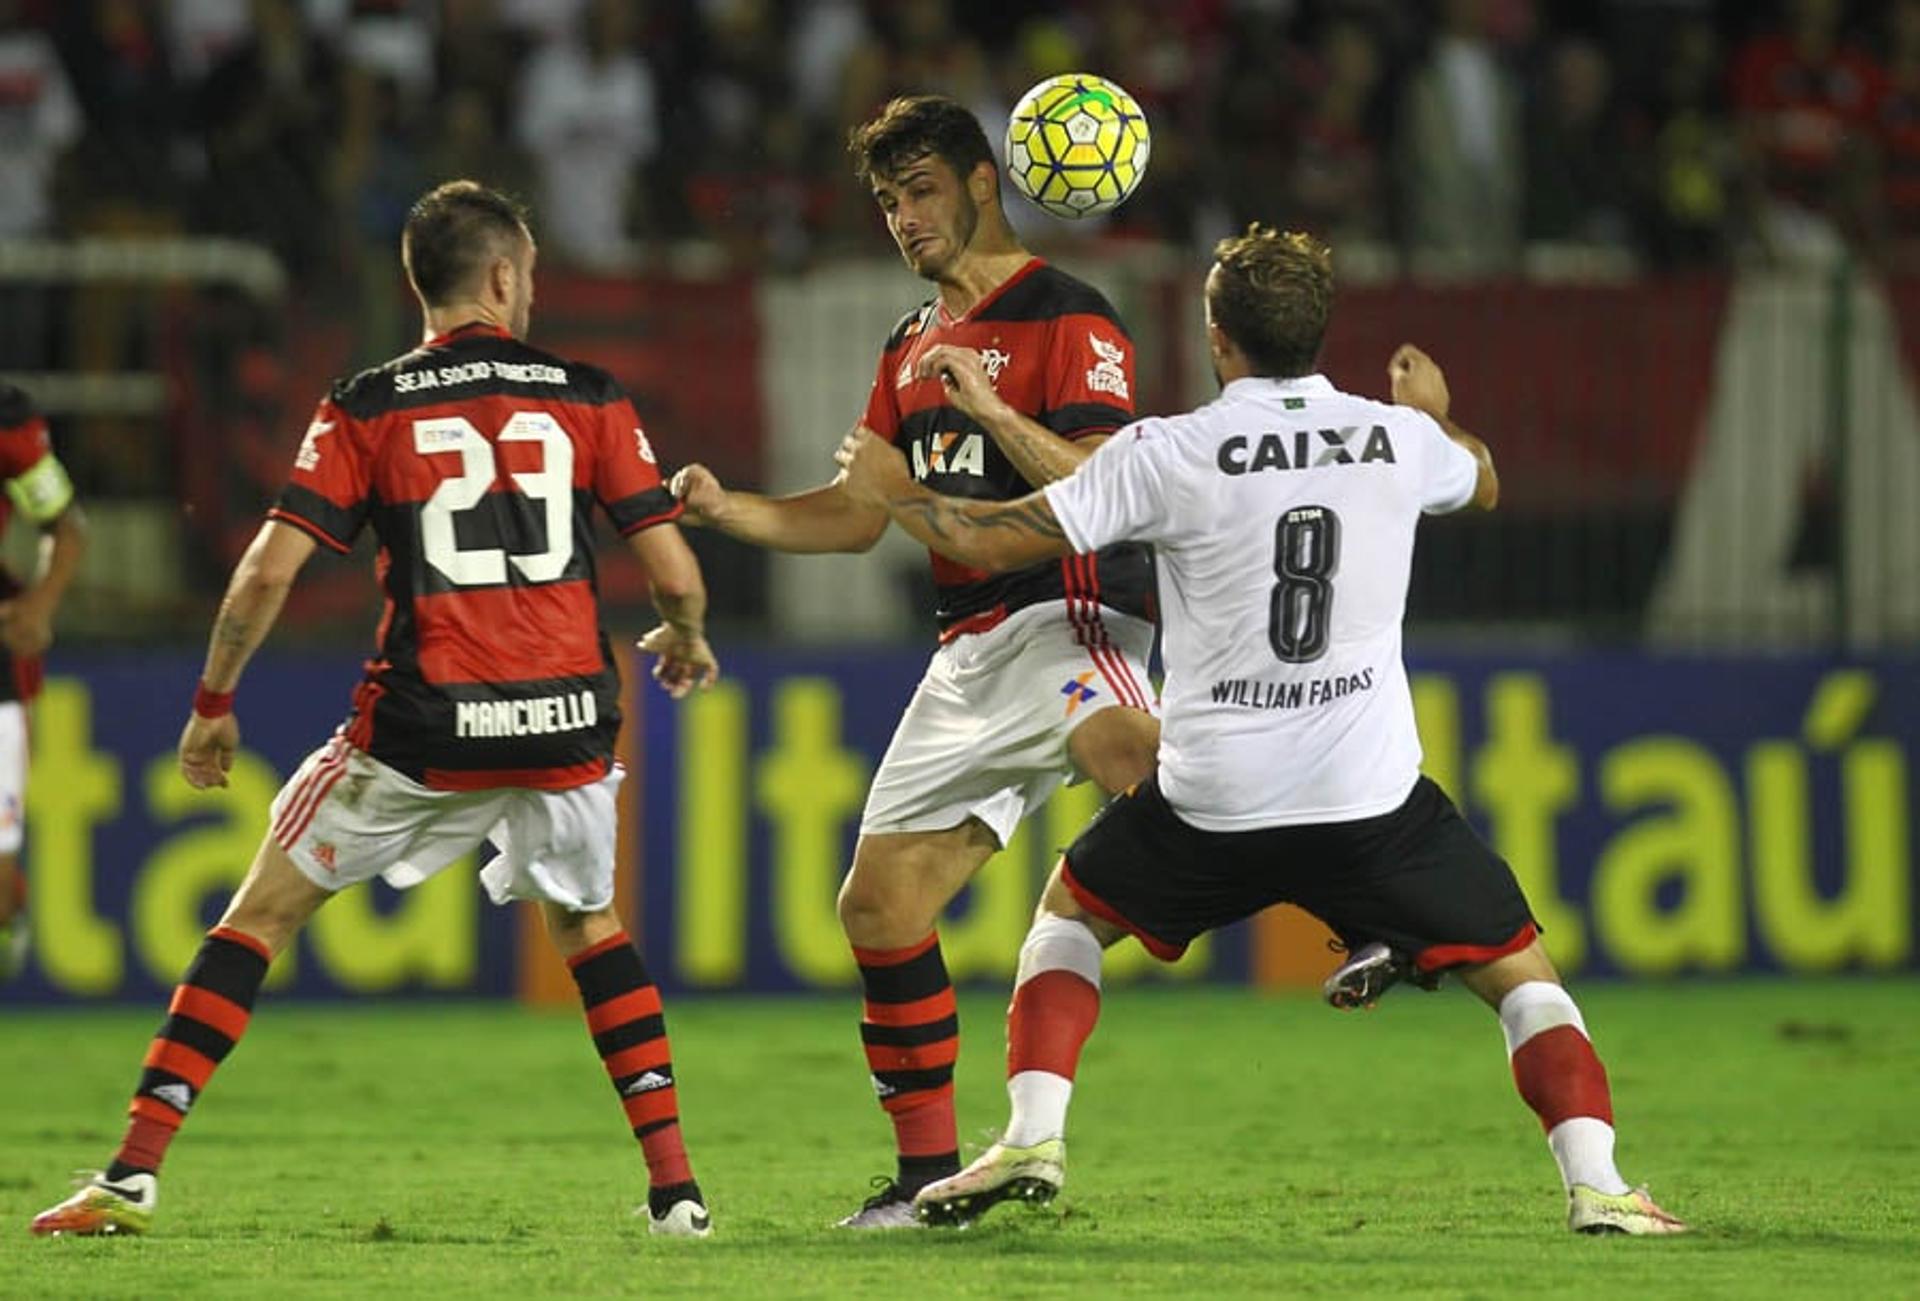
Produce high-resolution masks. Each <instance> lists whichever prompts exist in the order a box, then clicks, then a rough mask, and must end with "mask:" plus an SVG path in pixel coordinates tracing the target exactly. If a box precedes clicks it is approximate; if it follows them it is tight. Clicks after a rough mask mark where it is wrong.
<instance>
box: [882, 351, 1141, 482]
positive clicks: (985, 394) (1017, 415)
mask: <svg viewBox="0 0 1920 1301" xmlns="http://www.w3.org/2000/svg"><path fill="white" fill-rule="evenodd" d="M914 371H915V373H916V374H917V375H919V377H920V378H921V379H932V378H934V377H935V376H936V375H937V376H939V378H940V384H941V386H942V387H943V388H945V389H946V391H947V399H948V401H950V402H951V403H952V404H953V405H954V406H956V407H958V408H959V409H960V410H961V411H962V412H964V413H965V414H966V415H968V416H970V417H972V419H973V420H974V421H975V423H977V424H978V425H979V426H980V427H981V428H982V429H985V430H986V431H987V434H988V436H989V437H991V438H992V439H993V441H994V442H995V443H998V444H999V445H1000V450H1001V451H1002V452H1005V453H1006V455H1007V459H1008V460H1009V461H1011V462H1013V468H1014V469H1016V470H1018V471H1020V477H1021V478H1023V479H1025V480H1026V481H1027V482H1028V483H1030V484H1032V485H1033V486H1034V487H1036V488H1044V487H1046V486H1047V485H1048V484H1050V483H1052V482H1054V481H1055V480H1056V479H1064V478H1066V477H1067V476H1068V475H1070V474H1072V473H1073V472H1074V471H1075V470H1077V469H1079V468H1080V463H1081V462H1082V461H1085V460H1086V459H1087V458H1088V457H1089V456H1092V455H1093V454H1094V452H1095V450H1096V449H1098V448H1099V446H1100V444H1102V443H1104V442H1106V441H1107V436H1106V435H1105V434H1095V435H1092V436H1089V437H1086V438H1081V439H1067V438H1062V437H1061V436H1060V435H1058V434H1056V433H1054V432H1053V431H1052V430H1051V429H1048V428H1047V427H1046V426H1045V425H1042V424H1041V423H1040V422H1039V421H1037V420H1035V419H1034V418H1033V417H1031V416H1029V415H1027V414H1025V413H1024V412H1021V411H1018V410H1015V409H1014V407H1013V406H1012V405H1011V404H1009V403H1008V402H1007V401H1006V400H1005V399H1004V398H1002V397H1001V396H1000V394H999V391H998V390H996V389H995V388H994V387H993V380H992V379H991V378H989V377H988V375H987V367H986V363H985V362H984V361H982V360H981V358H980V354H979V353H978V352H975V351H974V350H973V349H972V348H961V347H956V346H955V345H953V344H950V343H941V344H936V345H934V346H933V347H931V348H929V349H927V350H926V352H925V353H923V354H922V355H921V357H920V360H919V361H918V362H917V363H916V364H915V366H914Z"/></svg>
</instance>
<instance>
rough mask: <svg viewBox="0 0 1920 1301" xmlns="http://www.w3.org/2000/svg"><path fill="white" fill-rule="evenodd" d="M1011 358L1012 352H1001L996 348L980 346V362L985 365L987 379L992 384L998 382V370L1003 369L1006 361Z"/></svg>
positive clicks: (1005, 366)
mask: <svg viewBox="0 0 1920 1301" xmlns="http://www.w3.org/2000/svg"><path fill="white" fill-rule="evenodd" d="M1012 360H1013V354H1012V353H1010V352H1002V351H1000V349H998V348H982V349H981V350H980V364H981V365H982V366H984V367H986V371H987V379H988V381H989V382H991V383H993V384H998V383H999V382H1000V372H1001V371H1003V370H1005V369H1006V368H1007V363H1008V362H1010V361H1012Z"/></svg>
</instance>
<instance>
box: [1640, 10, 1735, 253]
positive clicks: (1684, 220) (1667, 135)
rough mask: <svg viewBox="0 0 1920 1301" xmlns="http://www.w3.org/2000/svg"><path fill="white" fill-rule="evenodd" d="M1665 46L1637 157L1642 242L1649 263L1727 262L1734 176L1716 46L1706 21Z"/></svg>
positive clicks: (1688, 26)
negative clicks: (1642, 199)
mask: <svg viewBox="0 0 1920 1301" xmlns="http://www.w3.org/2000/svg"><path fill="white" fill-rule="evenodd" d="M1665 45H1666V57H1665V62H1664V64H1663V65H1662V66H1661V68H1660V71H1659V73H1658V88H1657V91H1656V93H1655V94H1654V95H1653V96H1652V97H1651V106H1652V115H1651V117H1650V118H1649V119H1648V121H1647V123H1646V129H1645V133H1644V134H1645V137H1646V140H1647V143H1646V145H1645V146H1644V148H1643V150H1642V151H1641V153H1640V155H1639V157H1640V160H1641V161H1640V170H1641V176H1642V183H1641V188H1642V191H1643V193H1644V195H1645V212H1644V223H1643V224H1644V239H1645V241H1646V245H1647V251H1648V254H1649V255H1650V256H1651V257H1652V258H1653V260H1654V261H1655V263H1656V264H1659V265H1663V266H1684V265H1700V264H1706V263H1714V262H1718V261H1720V260H1721V259H1722V258H1724V256H1725V255H1726V251H1727V246H1728V240H1729V236H1730V233H1731V232H1730V230H1729V223H1730V222H1731V221H1732V219H1733V199H1734V188H1735V185H1736V183H1737V173H1738V170H1739V147H1738V144H1737V142H1736V140H1735V137H1734V125H1733V120H1732V118H1731V116H1730V115H1729V114H1728V112H1727V106H1726V102H1725V100H1724V98H1723V96H1722V94H1721V86H1722V82H1723V77H1722V70H1721V66H1720V40H1719V36H1718V34H1717V33H1716V32H1715V31H1714V29H1713V24H1712V23H1711V22H1709V21H1707V20H1706V19H1704V18H1694V19H1690V20H1688V21H1686V22H1683V23H1682V24H1681V25H1680V26H1679V27H1678V29H1677V30H1675V31H1674V32H1673V33H1672V34H1671V36H1670V37H1669V39H1668V40H1667V41H1666V42H1665Z"/></svg>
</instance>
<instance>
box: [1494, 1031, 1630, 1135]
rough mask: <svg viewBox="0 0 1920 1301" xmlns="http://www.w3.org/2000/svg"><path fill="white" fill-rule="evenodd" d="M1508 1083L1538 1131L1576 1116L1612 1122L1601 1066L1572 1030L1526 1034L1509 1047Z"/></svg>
mask: <svg viewBox="0 0 1920 1301" xmlns="http://www.w3.org/2000/svg"><path fill="white" fill-rule="evenodd" d="M1513 1082H1514V1083H1515V1084H1517V1085H1519V1087H1520V1096H1521V1097H1522V1098H1523V1099H1525V1100H1526V1104H1527V1105H1528V1106H1529V1107H1532V1108H1533V1111H1534V1114H1535V1115H1537V1116H1539V1117H1540V1126H1541V1128H1542V1129H1546V1130H1552V1129H1553V1127H1554V1126H1555V1125H1558V1124H1559V1123H1560V1122H1561V1121H1563V1120H1572V1119H1574V1118H1576V1117H1581V1116H1586V1117H1591V1118H1592V1119H1594V1120H1601V1121H1605V1122H1606V1123H1607V1124H1609V1125H1611V1124H1612V1123H1613V1095H1612V1093H1611V1092H1610V1091H1609V1090H1608V1088H1607V1071H1606V1068H1605V1067H1604V1066H1602V1065H1601V1064H1600V1058H1599V1056H1598V1055H1597V1054H1596V1053H1595V1052H1594V1051H1593V1044H1592V1043H1590V1042H1588V1040H1587V1036H1586V1035H1584V1034H1582V1033H1581V1032H1580V1029H1579V1027H1578V1026H1573V1025H1556V1026H1554V1027H1552V1028H1551V1029H1547V1030H1542V1031H1540V1032H1539V1033H1537V1034H1534V1035H1531V1036H1529V1037H1528V1039H1527V1040H1526V1042H1524V1043H1522V1044H1521V1045H1520V1046H1519V1047H1518V1048H1516V1049H1514V1052H1513Z"/></svg>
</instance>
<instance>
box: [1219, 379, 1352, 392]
mask: <svg viewBox="0 0 1920 1301" xmlns="http://www.w3.org/2000/svg"><path fill="white" fill-rule="evenodd" d="M1338 391H1339V390H1337V389H1335V388H1334V387H1333V381H1332V380H1330V379H1328V378H1327V377H1326V376H1325V375H1296V376H1294V377H1293V378H1292V379H1275V378H1274V377H1273V376H1271V375H1243V376H1241V377H1240V378H1239V379H1237V380H1234V381H1233V382H1232V383H1231V384H1229V385H1227V386H1226V387H1225V388H1223V389H1221V390H1220V395H1221V396H1222V397H1225V396H1226V395H1227V394H1229V393H1232V394H1234V395H1235V396H1241V395H1244V396H1246V397H1253V396H1255V395H1256V394H1258V393H1263V392H1279V393H1297V394H1309V393H1310V394H1313V395H1315V396H1323V395H1325V394H1328V393H1335V392H1338Z"/></svg>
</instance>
